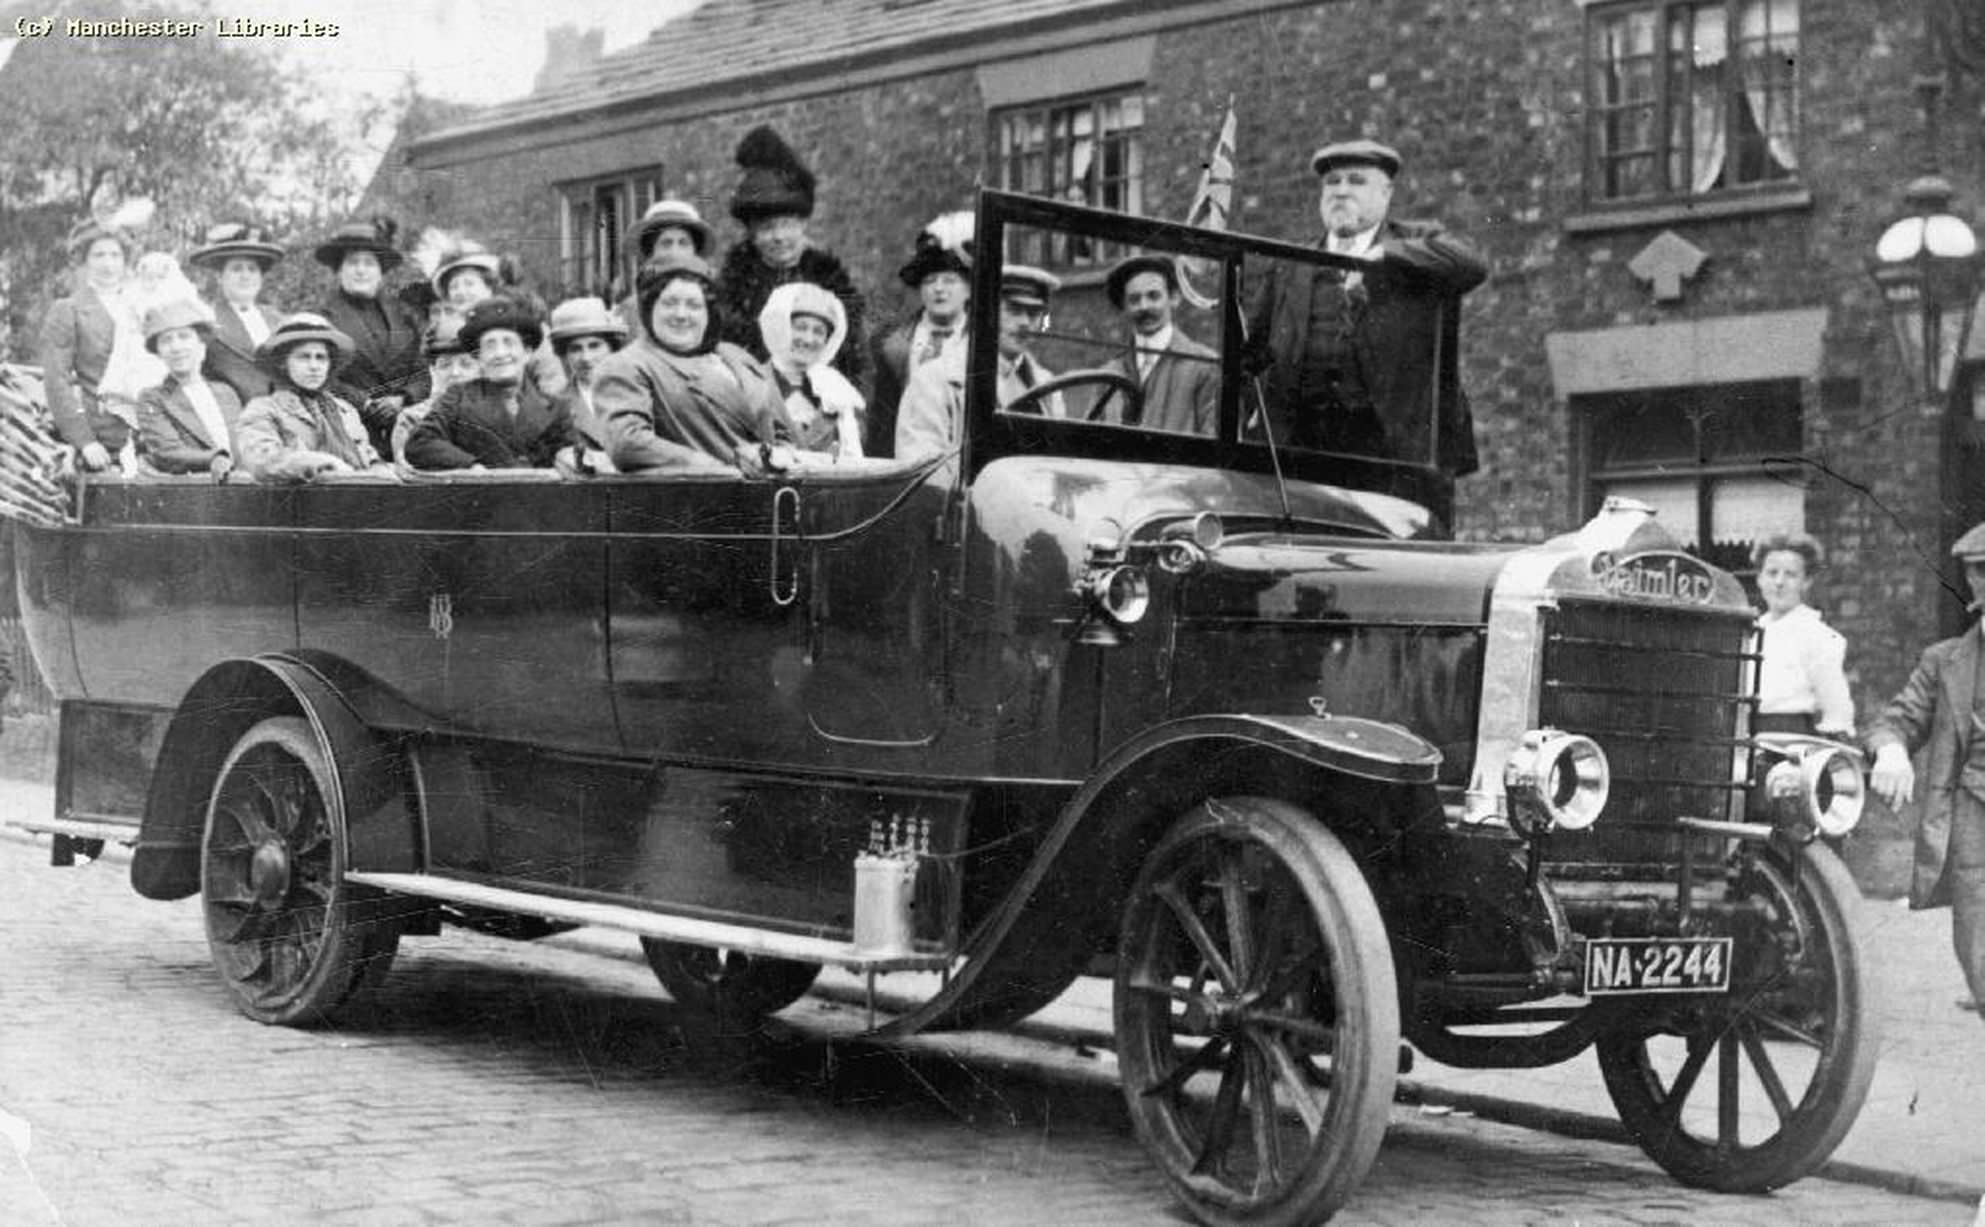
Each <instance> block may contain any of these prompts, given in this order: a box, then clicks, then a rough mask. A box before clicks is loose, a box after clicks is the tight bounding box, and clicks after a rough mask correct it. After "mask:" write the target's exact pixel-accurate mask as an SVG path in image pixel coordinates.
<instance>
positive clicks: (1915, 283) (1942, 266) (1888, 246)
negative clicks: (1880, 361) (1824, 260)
mask: <svg viewBox="0 0 1985 1227" xmlns="http://www.w3.org/2000/svg"><path fill="white" fill-rule="evenodd" d="M1902 198H1903V200H1904V201H1905V202H1907V203H1908V205H1909V211H1908V212H1907V213H1906V214H1904V215H1903V216H1902V217H1901V218H1899V219H1898V220H1896V221H1895V222H1894V223H1892V224H1891V225H1890V226H1889V228H1888V229H1887V230H1884V231H1883V232H1882V237H1881V238H1880V240H1878V241H1877V242H1876V243H1875V257H1874V259H1872V260H1870V261H1869V262H1868V272H1869V274H1870V275H1871V276H1872V277H1874V279H1875V285H1876V286H1877V287H1879V288H1880V290H1881V292H1882V302H1883V304H1884V305H1886V306H1887V307H1888V313H1889V323H1890V325H1891V326H1892V327H1893V328H1894V329H1895V340H1896V345H1897V347H1898V348H1899V349H1900V350H1901V351H1902V359H1903V366H1904V368H1905V370H1906V371H1907V373H1908V376H1909V384H1910V390H1911V391H1912V392H1914V393H1915V394H1916V398H1917V401H1918V403H1919V404H1937V405H1942V404H1943V400H1944V398H1945V397H1947V396H1949V395H1950V390H1951V377H1952V376H1953V375H1954V374H1955V373H1956V371H1957V366H1958V363H1960V362H1961V361H1963V360H1964V347H1965V344H1966V342H1967V341H1968V340H1969V338H1970V336H1971V324H1972V318H1973V316H1975V315H1976V313H1977V310H1978V271H1979V270H1978V235H1977V234H1976V233H1975V232H1974V231H1973V230H1972V229H1971V224H1970V223H1969V222H1967V221H1965V220H1964V219H1963V218H1962V217H1959V216H1958V215H1957V214H1955V213H1952V212H1951V211H1950V203H1951V185H1950V181H1949V180H1947V179H1945V178H1944V177H1943V176H1942V175H1937V174H1928V175H1924V176H1922V177H1921V178H1918V179H1916V180H1915V181H1914V182H1912V183H1910V185H1909V186H1908V187H1907V188H1905V189H1903V193H1902Z"/></svg>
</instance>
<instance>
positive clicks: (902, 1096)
mask: <svg viewBox="0 0 1985 1227" xmlns="http://www.w3.org/2000/svg"><path fill="white" fill-rule="evenodd" d="M46 858H47V849H46V846H45V845H43V844H40V843H36V842H32V841H30V840H28V839H26V838H24V837H23V836H21V835H20V834H19V833H17V832H15V833H8V834H6V835H5V836H0V900H4V902H0V917H4V924H5V926H6V935H7V940H6V953H5V954H4V955H0V966H4V980H0V982H3V983H4V985H5V989H4V996H0V1132H4V1133H5V1134H6V1135H7V1140H6V1141H0V1211H4V1212H3V1213H0V1222H4V1223H6V1224H8V1225H9V1227H16V1225H31V1227H41V1225H43V1224H63V1225H65V1227H99V1225H101V1227H113V1225H116V1227H121V1225H125V1224H143V1225H152V1224H174V1225H182V1224H183V1225H194V1227H198V1225H203V1224H223V1223H242V1222H256V1223H264V1224H287V1223H311V1224H316V1223H323V1224H349V1225H352V1227H358V1225H368V1227H370V1225H378V1227H387V1225H398V1224H450V1223H475V1224H481V1225H486V1227H508V1225H517V1227H523V1225H526V1224H531V1225H536V1224H594V1223H626V1224H635V1223H709V1224H731V1223H738V1224H756V1223H766V1224H772V1223H793V1224H799V1223H877V1224H927V1223H938V1222H943V1223H947V1224H977V1223H986V1224H996V1223H1047V1222H1053V1223H1098V1224H1105V1223H1124V1224H1131V1223H1153V1222H1183V1221H1185V1220H1184V1218H1183V1216H1182V1214H1181V1213H1180V1212H1179V1211H1178V1210H1177V1209H1176V1208H1175V1207H1174V1206H1173V1205H1172V1203H1171V1202H1170V1200H1169V1199H1168V1197H1167V1195H1166V1193H1165V1191H1164V1190H1163V1188H1162V1187H1161V1185H1160V1183H1159V1180H1158V1177H1157V1175H1156V1173H1155V1171H1154V1169H1152V1168H1151V1167H1149V1166H1148V1164H1147V1163H1146V1161H1145V1158H1144V1156H1143V1154H1142V1152H1141V1151H1140V1150H1139V1148H1138V1146H1137V1144H1136V1142H1135V1141H1134V1140H1133V1139H1132V1138H1131V1136H1130V1134H1129V1131H1128V1128H1127V1126H1126V1124H1125V1123H1124V1120H1123V1116H1122V1111H1121V1108H1120V1106H1119V1104H1118V1103H1117V1102H1116V1099H1115V1090H1114V1087H1113V1084H1112V1081H1111V1078H1112V1070H1113V1065H1112V1064H1111V1060H1110V1056H1109V1054H1107V1053H1087V1054H1085V1053H1077V1052H1074V1051H1071V1050H1068V1049H1066V1048H1057V1047H1056V1046H1054V1045H1051V1044H1046V1043H1041V1042H1037V1041H1031V1040H1023V1039H1016V1038H1013V1037H1000V1036H969V1037H946V1038H940V1039H929V1040H919V1041H916V1042H913V1043H910V1044H907V1045H902V1046H898V1047H894V1048H889V1049H881V1048H876V1047H873V1046H869V1045H863V1044H856V1043H852V1042H849V1041H848V1040H847V1039H846V1038H845V1037H846V1036H847V1035H848V1034H849V1033H850V1032H852V1031H853V1030H855V1029H857V1028H858V1027H859V1026H860V1025H861V1022H862V1019H861V1016H860V1014H859V1012H857V1011H854V1010H851V1009H848V1008H846V1007H842V1006H833V1005H829V1004H827V1003H825V1002H822V1001H819V1000H817V999H812V998H809V999H806V1000H803V1001H802V1002H801V1003H800V1004H799V1005H797V1006H795V1007H793V1008H792V1009H790V1010H788V1011H786V1013H785V1014H783V1015H782V1016H780V1020H779V1021H778V1022H777V1023H776V1024H774V1026H773V1027H772V1029H771V1033H770V1034H769V1035H768V1036H764V1037H754V1038H750V1039H744V1038H734V1039H729V1040H726V1039H723V1038H715V1037H708V1036H702V1035H700V1034H699V1033H698V1032H697V1030H696V1028H695V1027H694V1026H693V1025H691V1020H689V1019H687V1018H686V1017H684V1016H683V1015H682V1014H681V1013H680V1012H678V1011H677V1010H676V1008H675V1007H674V1006H672V1005H671V1004H670V1003H669V1001H668V1000H667V998H666V996H665V995H664V994H663V993H662V991H661V990H660V988H659V987H658V986H657V985H656V984H655V983H654V981H653V980H652V978H651V977H650V976H649V975H648V974H647V972H646V969H645V968H643V967H641V966H638V965H636V964H633V963H631V962H628V961H626V960H622V959H614V958H606V957H601V956H599V955H597V954H593V953H588V952H585V951H583V950H577V949H572V948H568V947H561V946H558V945H554V944H544V943H540V944H536V945H521V944H514V943H508V942H503V941H500V940H497V939H494V938H485V937H480V936H477V935H473V934H467V933H464V932H461V931H458V930H451V931H449V932H448V933H446V934H444V935H443V936H442V937H439V938H423V939H409V940H408V941H407V942H406V943H404V944H403V946H402V949H401V953H400V957H399V961H398V962H397V963H396V964H395V966H394V969H393V971H392V974H391V975H390V977H388V979H387V980H386V982H385V983H384V985H383V987H382V989H381V991H378V992H376V993H375V994H374V995H373V996H371V997H370V998H368V999H367V1000H366V1002H365V1004H363V1005H362V1006H361V1007H360V1008H359V1009H358V1010H357V1011H356V1012H355V1013H354V1014H353V1015H352V1017H351V1018H350V1020H349V1021H348V1022H347V1023H346V1024H345V1025H344V1027H343V1028H342V1029H339V1030H327V1031H297V1030H283V1029H275V1028H268V1027H262V1026H259V1025H257V1024H255V1023H253V1022H250V1021H248V1020H246V1019H244V1018H242V1017H241V1016H239V1015H237V1014H236V1013H235V1012H234V1011H233V1009H232V1008H231V1007H230V1006H229V1005H228V1003H227V1001H226V1000H225V998H224V996H223V994H222V991H221V989H220V987H219V984H218V982H217V981H216V980H215V979H214V976H213V973H212V971H211V970H210V968H209V966H208V963H207V951H206V944H205V940H204V938H203V936H202V930H201V921H200V913H199V908H198V906H197V904H196V903H195V902H193V901H182V902H179V903H172V904H160V903H153V902H149V901H147V900H144V899H142V898H140V897H138V896H137V895H135V894H134V893H133V892H132V891H131V889H130V886H129V884H128V882H127V880H126V876H125V874H126V864H125V862H124V861H123V860H122V859H121V858H118V857H113V858H108V859H106V860H104V861H101V862H98V863H95V864H90V865H85V866H81V867H79V868H76V869H72V870H58V869H54V868H50V867H49V866H48V865H47V864H46ZM837 1037H839V1038H837ZM23 1144H25V1154H22V1153H20V1150H21V1148H22V1146H23ZM1970 1220H1971V1214H1970V1212H1969V1211H1968V1210H1967V1209H1966V1208H1965V1207H1963V1206H1959V1205H1954V1204H1952V1203H1950V1202H1939V1201H1931V1200H1924V1199H1918V1198H1911V1197H1905V1196H1898V1195H1895V1194H1892V1193H1886V1192H1882V1191H1879V1190H1876V1189H1871V1188H1866V1187H1861V1186H1856V1185H1849V1184H1838V1183H1833V1182H1829V1181H1821V1180H1807V1181H1804V1182H1802V1183H1800V1184H1798V1185H1795V1186H1793V1187H1792V1188H1790V1189H1787V1190H1784V1191H1782V1192H1781V1193H1779V1194H1777V1195H1775V1196H1772V1197H1762V1198H1744V1197H1722V1196H1715V1195H1710V1194H1704V1193H1699V1192H1695V1191H1692V1190H1689V1189H1685V1188H1682V1187H1680V1186H1678V1185H1676V1184H1674V1183H1673V1182H1672V1181H1670V1180H1669V1179H1667V1177H1665V1176H1664V1175H1662V1174H1661V1173H1660V1172H1659V1171H1658V1170H1656V1169H1655V1168H1654V1167H1653V1166H1652V1165H1651V1164H1650V1163H1649V1162H1647V1160H1645V1159H1644V1158H1643V1157H1642V1156H1641V1155H1640V1154H1639V1152H1638V1151H1635V1150H1630V1149H1627V1148H1624V1147H1620V1146H1616V1145H1609V1144H1606V1143H1600V1142H1587V1141H1574V1140H1570V1139H1566V1138H1562V1137H1558V1136H1553V1135H1550V1134H1544V1133H1535V1132H1529V1131H1525V1130H1521V1129H1517V1128H1513V1127H1510V1126H1505V1125H1497V1124H1492V1123H1489V1122H1486V1121H1480V1120H1475V1119H1472V1118H1468V1117H1465V1116H1458V1115H1447V1116H1439V1115H1431V1114H1428V1113H1425V1112H1423V1111H1421V1110H1419V1109H1416V1108H1412V1107H1408V1106H1404V1105H1402V1106H1400V1107H1398V1108H1396V1109H1395V1115H1394V1120H1393V1125H1392V1130H1391V1133H1390V1134H1389V1136H1388V1138H1387V1141H1386V1145H1385V1149H1384V1151H1383V1152H1382V1153H1381V1155H1380V1158H1379V1161H1378V1165H1377V1167H1376V1168H1375V1169H1374V1171H1373V1173H1372V1175H1371V1178H1370V1179H1369V1180H1368V1181H1367V1182H1366V1184H1365V1186H1364V1188H1363V1190H1362V1192H1361V1193H1360V1194H1359V1196H1358V1197H1357V1199H1356V1200H1355V1201H1354V1202H1353V1203H1352V1205H1351V1206H1350V1208H1349V1209H1348V1210H1346V1211H1345V1212H1344V1213H1343V1214H1341V1215H1340V1216H1339V1218H1338V1220H1337V1221H1339V1222H1343V1223H1353V1224H1357V1223H1373V1224H1379V1223H1384V1224H1406V1223H1443V1224H1473V1223H1481V1224H1516V1223H1636V1224H1648V1223H1691V1224H1702V1223H1719V1224H1721V1223H1728V1224H1750V1223H1756V1224H1770V1225H1771V1227H1785V1225H1786V1224H1793V1223H1801V1224H1803V1223H1815V1224H1819V1223H1826V1224H1836V1223H1838V1224H1846V1223H1865V1224H1904V1223H1926V1224H1928V1223H1951V1224H1958V1223H1967V1222H1969V1221H1970Z"/></svg>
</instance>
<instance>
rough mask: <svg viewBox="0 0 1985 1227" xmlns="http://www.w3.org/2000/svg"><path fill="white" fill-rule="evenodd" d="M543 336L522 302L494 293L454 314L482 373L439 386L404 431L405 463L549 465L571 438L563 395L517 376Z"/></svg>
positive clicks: (490, 466) (435, 466)
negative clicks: (429, 407) (424, 411)
mask: <svg viewBox="0 0 1985 1227" xmlns="http://www.w3.org/2000/svg"><path fill="white" fill-rule="evenodd" d="M543 342H544V321H543V320H541V319H540V318H539V317H538V313H537V311H536V310H535V309H533V308H532V307H531V305H530V304H528V303H525V302H523V301H520V300H518V299H513V298H508V297H505V296H503V295H500V294H499V295H497V296H496V297H494V298H485V299H484V300H482V301H481V302H479V303H477V304H476V305H475V306H473V307H471V308H469V312H468V314H467V315H466V316H464V317H463V319H462V329H461V343H462V345H463V346H464V347H466V348H467V349H468V350H469V351H470V352H472V353H474V354H475V355H476V360H477V362H479V363H480V364H481V366H482V374H481V375H480V376H479V377H478V378H475V379H471V380H468V381H467V382H465V383H460V384H457V385H455V386H454V387H452V388H449V389H448V390H447V391H446V392H443V393H442V394H441V395H440V396H439V397H437V398H436V400H435V402H434V411H433V412H431V413H429V414H428V415H427V416H426V417H425V418H423V419H422V420H421V422H420V424H419V425H417V426H415V427H414V429H413V433H412V434H411V435H409V436H408V438H407V463H409V464H411V465H413V466H414V467H415V468H417V469H473V468H484V469H518V468H550V467H551V464H552V461H553V459H554V458H555V457H556V456H557V455H558V450H559V449H560V448H562V447H564V446H565V445H566V444H568V443H570V442H572V415H571V412H570V411H569V409H568V408H567V407H566V404H565V401H564V400H563V399H554V398H552V397H550V396H547V395H545V394H544V393H543V392H541V391H539V390H538V388H537V387H536V386H535V385H534V384H532V383H531V382H530V381H529V380H527V379H525V378H524V368H525V366H526V364H527V363H528V362H529V361H530V357H531V352H532V351H533V350H535V349H537V347H538V346H539V345H540V344H542V343H543Z"/></svg>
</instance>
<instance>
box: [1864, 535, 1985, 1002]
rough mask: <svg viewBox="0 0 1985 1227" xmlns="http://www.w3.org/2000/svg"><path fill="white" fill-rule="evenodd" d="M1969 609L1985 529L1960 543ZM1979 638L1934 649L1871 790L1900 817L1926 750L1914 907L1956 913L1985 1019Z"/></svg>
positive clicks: (1878, 729) (1879, 739)
mask: <svg viewBox="0 0 1985 1227" xmlns="http://www.w3.org/2000/svg"><path fill="white" fill-rule="evenodd" d="M1951 553H1952V554H1953V555H1954V556H1955V557H1957V558H1958V559H1959V560H1960V561H1961V562H1962V563H1963V564H1964V578H1965V581H1966V583H1967V585H1968V586H1969V587H1970V589H1971V597H1972V601H1971V608H1972V609H1973V610H1977V609H1979V608H1981V607H1985V524H1980V525H1978V526H1977V527H1975V528H1973V529H1972V530H1971V531H1970V532H1968V533H1966V534H1964V535H1963V536H1962V537H1959V538H1958V539H1957V544H1956V545H1954V546H1952V547H1951ZM1981 634H1985V631H1981V629H1980V628H1979V627H1977V626H1973V627H1972V628H1971V629H1970V630H1968V631H1966V632H1965V633H1964V634H1962V635H1959V636H1958V637H1957V638H1955V639H1946V640H1944V641H1943V642H1942V643H1936V644H1932V645H1930V647H1928V648H1927V649H1925V650H1924V652H1923V658H1922V660H1921V661H1919V662H1918V663H1917V665H1916V671H1915V672H1914V673H1911V674H1910V675H1909V681H1908V682H1907V683H1906V684H1905V685H1904V686H1903V688H1902V693H1900V694H1898V695H1896V696H1895V698H1893V699H1890V700H1889V703H1888V706H1887V707H1885V708H1883V709H1882V713H1881V715H1879V716H1877V717H1876V718H1875V724H1874V727H1873V728H1871V729H1870V730H1869V732H1868V748H1869V749H1871V750H1873V751H1874V753H1875V762H1874V770H1873V772H1872V773H1871V775H1870V779H1869V783H1870V785H1871V786H1872V787H1873V788H1874V790H1875V793H1876V795H1878V796H1880V797H1881V798H1882V800H1884V801H1886V802H1888V804H1889V806H1890V807H1891V808H1894V809H1897V810H1900V809H1901V808H1902V807H1903V806H1904V805H1907V804H1908V803H1909V802H1910V801H1911V800H1913V799H1914V797H1915V794H1916V770H1915V768H1914V766H1913V765H1911V763H1910V761H1909V756H1910V755H1911V754H1912V753H1914V752H1915V751H1917V750H1922V749H1926V748H1927V749H1928V751H1929V753H1928V756H1927V757H1926V759H1925V761H1924V773H1923V774H1924V776H1925V782H1926V783H1927V785H1928V787H1927V788H1926V789H1925V790H1924V795H1923V808H1922V813H1921V814H1920V815H1919V816H1918V823H1917V828H1916V868H1915V874H1914V877H1913V880H1912V881H1911V882H1910V886H1909V906H1910V907H1911V908H1915V909H1919V910H1920V909H1924V908H1933V907H1948V908H1950V909H1951V945H1952V946H1953V947H1954V948H1955V949H1956V951H1957V962H1958V966H1959V967H1960V968H1962V969H1963V971H1964V978H1965V982H1966V984H1967V985H1968V987H1969V988H1970V990H1971V995H1970V997H1969V998H1968V999H1966V1000H1964V1001H1961V1002H1959V1003H1958V1004H1959V1005H1960V1006H1962V1007H1964V1008H1966V1009H1971V1010H1977V1011H1978V1012H1979V1013H1981V1014H1985V1008H1982V1007H1985V707H1981V706H1980V705H1979V704H1980V700H1981V699H1985V690H1981V689H1980V687H1979V684H1978V665H1979V656H1980V647H1981V641H1980V636H1981Z"/></svg>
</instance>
